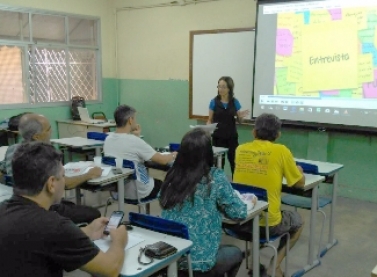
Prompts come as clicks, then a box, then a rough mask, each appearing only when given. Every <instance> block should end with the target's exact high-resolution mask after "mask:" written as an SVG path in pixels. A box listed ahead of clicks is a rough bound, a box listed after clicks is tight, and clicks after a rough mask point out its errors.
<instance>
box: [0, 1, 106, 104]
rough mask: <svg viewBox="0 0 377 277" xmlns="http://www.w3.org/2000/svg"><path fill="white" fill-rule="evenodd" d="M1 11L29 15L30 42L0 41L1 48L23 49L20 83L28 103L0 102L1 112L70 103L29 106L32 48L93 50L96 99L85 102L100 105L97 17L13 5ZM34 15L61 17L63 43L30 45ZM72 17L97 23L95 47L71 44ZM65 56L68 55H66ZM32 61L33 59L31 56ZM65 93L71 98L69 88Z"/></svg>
mask: <svg viewBox="0 0 377 277" xmlns="http://www.w3.org/2000/svg"><path fill="white" fill-rule="evenodd" d="M0 10H3V11H8V12H20V13H28V16H29V39H28V40H23V41H21V40H11V39H9V40H8V39H1V38H0V47H1V46H17V47H20V48H22V51H23V53H22V82H23V88H24V94H25V93H26V96H25V97H26V98H27V99H28V101H29V102H28V103H9V104H2V103H0V110H1V109H18V108H30V107H35V108H38V107H57V106H67V105H69V103H70V100H69V101H58V102H38V103H32V102H31V95H30V92H31V90H30V75H29V56H28V50H29V47H30V48H34V47H47V48H52V47H54V48H62V49H65V50H66V51H69V50H70V49H72V50H77V49H87V50H94V51H95V58H96V63H95V72H96V82H95V85H96V88H97V89H96V92H97V99H96V100H85V101H86V103H91V104H94V103H102V102H103V95H102V39H101V18H100V17H98V16H90V15H81V14H73V13H65V12H58V11H51V10H42V9H33V8H24V7H16V6H8V5H2V4H0ZM33 14H41V15H51V16H56V15H57V16H63V17H64V27H65V43H50V42H37V43H34V42H33V21H32V16H33ZM70 17H75V18H79V19H84V20H93V21H95V23H96V45H79V44H71V43H70V40H69V18H70ZM67 57H68V54H67ZM33 58H35V57H33ZM68 64H69V63H68V61H67V62H66V65H67V73H68V72H69V70H70V69H69V66H68ZM69 80H70V75H69V74H67V83H69ZM67 92H68V99H71V97H72V95H71V91H70V89H69V86H68V88H67Z"/></svg>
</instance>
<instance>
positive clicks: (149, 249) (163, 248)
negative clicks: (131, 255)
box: [145, 241, 177, 259]
mask: <svg viewBox="0 0 377 277" xmlns="http://www.w3.org/2000/svg"><path fill="white" fill-rule="evenodd" d="M176 252H177V248H175V247H174V246H173V245H170V244H168V243H166V242H164V241H158V242H156V243H153V244H151V245H147V246H146V247H145V256H147V257H151V258H156V259H163V258H166V257H168V256H170V255H173V254H174V253H176Z"/></svg>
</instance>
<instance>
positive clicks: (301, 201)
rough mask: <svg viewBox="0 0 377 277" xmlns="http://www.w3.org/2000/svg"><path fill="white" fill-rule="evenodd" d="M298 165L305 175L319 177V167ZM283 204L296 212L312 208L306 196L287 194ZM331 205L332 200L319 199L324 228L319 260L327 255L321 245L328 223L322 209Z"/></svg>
mask: <svg viewBox="0 0 377 277" xmlns="http://www.w3.org/2000/svg"><path fill="white" fill-rule="evenodd" d="M297 165H299V166H301V167H302V169H303V171H304V172H305V173H310V174H315V175H318V166H317V165H313V164H308V163H304V162H297ZM281 203H282V204H284V205H287V206H291V207H294V208H295V210H297V208H301V209H305V210H310V209H311V207H312V199H311V196H310V197H306V196H298V195H292V194H287V195H283V196H282V198H281ZM331 203H332V199H331V198H326V197H318V206H317V212H319V213H320V214H322V228H321V233H320V237H319V245H318V259H319V258H321V257H322V256H323V255H324V254H325V253H323V254H322V253H321V243H322V238H323V232H324V229H325V223H326V213H325V212H324V211H323V210H322V209H323V208H324V207H325V206H327V205H329V204H331Z"/></svg>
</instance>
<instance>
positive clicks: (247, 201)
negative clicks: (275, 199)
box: [234, 190, 258, 211]
mask: <svg viewBox="0 0 377 277" xmlns="http://www.w3.org/2000/svg"><path fill="white" fill-rule="evenodd" d="M234 191H235V192H236V194H237V196H238V197H239V198H240V199H241V200H242V202H244V203H245V204H246V206H247V210H248V211H251V210H252V209H254V207H255V203H256V202H255V203H253V202H252V199H254V198H255V201H257V200H258V199H257V197H256V196H255V195H254V194H253V193H242V194H241V193H240V192H239V191H238V190H234Z"/></svg>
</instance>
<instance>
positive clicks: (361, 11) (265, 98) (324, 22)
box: [253, 0, 377, 129]
mask: <svg viewBox="0 0 377 277" xmlns="http://www.w3.org/2000/svg"><path fill="white" fill-rule="evenodd" d="M257 7H258V11H257V23H256V38H255V40H256V42H255V63H254V98H253V117H257V116H258V115H260V114H262V113H265V112H268V113H274V114H276V115H277V116H279V117H280V118H281V119H283V120H288V121H294V122H314V123H325V124H340V125H348V126H362V127H372V128H377V1H372V0H354V1H347V0H323V1H279V0H278V1H276V0H274V1H258V6H257ZM350 129H352V128H350Z"/></svg>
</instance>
